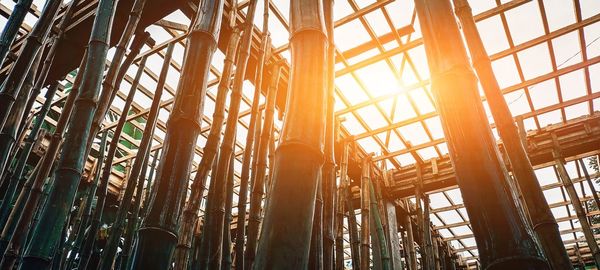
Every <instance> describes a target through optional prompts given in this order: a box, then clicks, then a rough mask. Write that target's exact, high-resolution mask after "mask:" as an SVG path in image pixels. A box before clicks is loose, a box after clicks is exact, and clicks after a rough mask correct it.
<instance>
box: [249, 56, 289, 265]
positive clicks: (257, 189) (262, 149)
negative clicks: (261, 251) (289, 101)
mask: <svg viewBox="0 0 600 270" xmlns="http://www.w3.org/2000/svg"><path fill="white" fill-rule="evenodd" d="M281 64H282V63H278V64H274V65H272V66H271V74H272V75H271V79H270V84H269V89H268V91H267V104H266V107H265V120H264V123H263V126H262V133H261V135H260V141H259V142H258V150H257V151H256V153H255V154H254V155H255V156H256V159H257V161H256V167H257V168H256V171H255V172H254V183H253V184H252V196H250V211H249V212H250V213H249V215H248V236H247V238H248V241H247V244H246V253H245V257H246V258H245V259H246V265H245V266H244V267H245V268H247V269H251V267H252V264H253V263H254V256H255V254H256V245H257V242H258V233H259V227H260V221H261V216H262V214H261V212H262V210H261V208H262V207H261V204H262V201H263V196H264V195H265V183H266V178H267V177H266V173H267V159H268V157H267V154H268V150H269V145H270V143H271V141H273V138H272V134H273V119H274V116H275V103H276V101H277V90H278V84H279V79H280V76H281V69H282V65H281Z"/></svg>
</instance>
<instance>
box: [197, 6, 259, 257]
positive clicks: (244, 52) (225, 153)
mask: <svg viewBox="0 0 600 270" xmlns="http://www.w3.org/2000/svg"><path fill="white" fill-rule="evenodd" d="M257 3H258V0H250V2H249V4H248V13H247V15H246V23H245V25H244V31H243V34H242V38H241V41H240V42H241V43H240V48H239V55H238V58H237V61H236V65H235V66H236V72H235V77H234V79H233V87H232V90H231V96H230V103H229V110H228V112H227V122H226V126H225V134H224V135H223V142H222V143H221V147H220V148H219V157H218V159H217V161H218V163H217V164H218V165H217V171H216V172H214V173H215V177H214V178H213V179H212V181H211V183H210V187H209V190H210V191H209V193H208V200H209V202H210V204H209V205H208V206H207V211H206V216H205V224H206V225H205V227H204V228H205V230H204V231H203V232H202V242H201V244H200V254H201V258H200V268H201V269H206V268H208V269H219V268H221V256H222V250H221V243H222V241H223V223H224V215H223V214H224V211H223V209H224V207H225V197H226V193H227V192H226V188H225V187H226V183H227V172H228V170H229V162H230V155H231V154H232V153H233V152H234V149H235V140H236V135H235V134H236V128H237V124H238V118H239V112H240V103H241V101H242V90H243V89H242V87H243V82H244V80H245V74H246V67H247V64H248V58H249V56H250V47H251V45H252V32H253V29H254V23H253V22H254V15H255V13H256V6H257ZM252 132H253V131H249V134H248V135H249V136H250V133H252ZM247 147H252V146H247Z"/></svg>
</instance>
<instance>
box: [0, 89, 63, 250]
mask: <svg viewBox="0 0 600 270" xmlns="http://www.w3.org/2000/svg"><path fill="white" fill-rule="evenodd" d="M57 89H58V82H54V83H52V84H51V85H50V86H49V87H48V90H47V92H46V100H45V101H44V104H43V105H42V108H41V110H40V114H39V116H38V118H37V119H36V120H37V121H36V123H35V126H34V127H33V128H32V129H31V132H30V135H29V136H28V137H27V142H26V144H25V146H24V147H23V149H22V151H21V156H20V157H19V160H18V161H17V163H16V165H15V166H16V168H15V170H14V173H9V175H8V176H10V177H9V178H8V179H7V181H9V182H8V187H7V189H6V192H5V194H4V197H3V198H2V204H1V209H0V226H2V227H3V226H4V225H5V224H6V221H7V219H8V216H9V214H10V212H11V210H12V209H13V206H12V202H13V198H14V196H15V194H16V193H17V191H18V187H19V186H20V185H21V184H23V182H24V180H25V179H24V178H22V175H23V171H24V170H25V165H26V163H27V158H28V157H29V153H30V152H31V148H32V147H33V143H34V141H35V140H36V139H37V134H38V133H39V131H40V129H41V127H42V124H43V123H44V118H45V117H46V114H47V113H48V111H49V110H50V104H52V98H54V94H56V90H57ZM10 118H12V116H11V117H10ZM10 118H9V119H10ZM18 210H20V209H18ZM1 251H2V252H3V251H4V250H1Z"/></svg>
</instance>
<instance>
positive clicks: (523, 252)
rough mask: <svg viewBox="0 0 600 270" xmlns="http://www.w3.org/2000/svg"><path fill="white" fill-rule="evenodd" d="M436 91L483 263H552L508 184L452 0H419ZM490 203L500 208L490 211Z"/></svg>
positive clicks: (531, 266)
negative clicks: (533, 233)
mask: <svg viewBox="0 0 600 270" xmlns="http://www.w3.org/2000/svg"><path fill="white" fill-rule="evenodd" d="M415 7H416V11H417V14H418V16H419V22H420V24H421V29H422V32H423V39H424V41H425V50H426V53H427V60H428V63H429V68H430V70H431V74H432V92H433V96H434V99H435V101H436V104H437V110H438V112H439V114H440V118H441V120H442V127H443V129H444V134H445V136H446V139H447V141H448V146H449V147H448V148H449V150H450V151H449V152H450V153H449V154H450V158H451V160H452V163H453V166H454V169H455V172H456V176H457V179H458V184H459V187H460V189H461V193H462V194H463V199H464V204H465V207H466V210H467V213H468V214H469V218H470V221H471V225H472V227H473V233H474V236H475V240H476V242H477V246H478V247H480V248H479V254H480V260H481V263H482V266H483V267H484V268H485V269H487V270H496V269H513V268H514V269H516V268H518V269H549V266H548V264H547V262H546V260H545V259H544V258H543V257H542V256H541V254H540V251H539V250H538V248H537V246H536V242H535V241H534V239H533V236H532V234H531V233H532V232H531V229H530V228H528V227H527V225H526V223H525V221H524V220H523V219H522V218H521V216H520V215H519V212H518V210H517V208H516V205H515V203H514V201H512V198H511V195H510V194H509V192H508V190H507V188H506V187H507V181H508V179H507V175H506V173H505V172H506V168H504V166H503V164H502V163H501V161H500V157H499V155H498V152H497V150H496V146H495V141H494V139H493V136H492V133H491V130H490V127H489V123H488V121H487V118H486V116H485V113H484V109H483V105H482V103H481V98H480V96H479V93H478V90H477V78H476V77H475V74H474V73H473V71H472V70H471V68H470V66H469V60H468V56H467V53H466V51H465V48H464V45H463V44H462V38H461V36H460V32H459V29H458V26H457V24H456V19H455V18H454V15H453V13H452V7H451V5H450V1H449V0H427V1H425V0H416V1H415ZM490 209H494V212H493V213H490Z"/></svg>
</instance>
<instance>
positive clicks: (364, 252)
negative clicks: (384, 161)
mask: <svg viewBox="0 0 600 270" xmlns="http://www.w3.org/2000/svg"><path fill="white" fill-rule="evenodd" d="M370 182H371V161H370V156H367V157H366V158H364V159H363V162H362V172H361V184H360V219H361V221H360V269H370V265H371V256H370V252H371V251H370V248H371V242H370V237H371V232H370V228H369V227H370V219H371V200H372V198H371V197H370V196H369V195H370V194H369V193H370V192H369V190H370V188H369V187H370V185H371V184H370Z"/></svg>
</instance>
